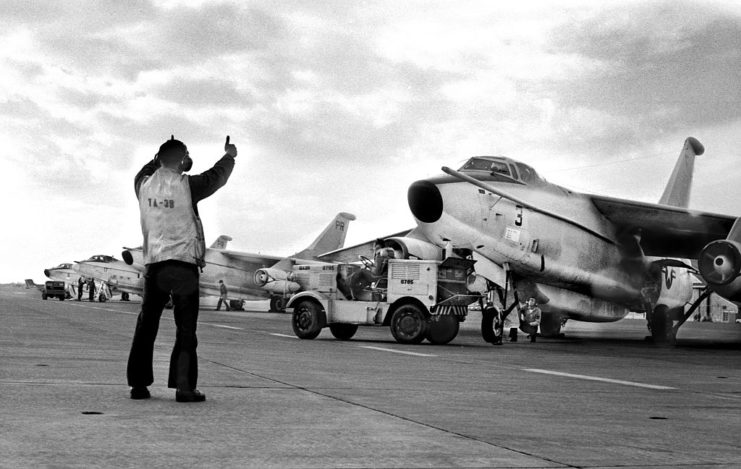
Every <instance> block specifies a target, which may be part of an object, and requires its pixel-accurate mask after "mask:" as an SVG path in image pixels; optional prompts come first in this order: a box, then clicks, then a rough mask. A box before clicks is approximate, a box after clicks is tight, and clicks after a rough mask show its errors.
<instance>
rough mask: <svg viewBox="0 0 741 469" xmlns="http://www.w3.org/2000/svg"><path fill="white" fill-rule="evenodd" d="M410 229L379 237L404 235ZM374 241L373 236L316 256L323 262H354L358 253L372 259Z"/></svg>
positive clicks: (409, 231) (410, 230)
mask: <svg viewBox="0 0 741 469" xmlns="http://www.w3.org/2000/svg"><path fill="white" fill-rule="evenodd" d="M412 231H413V230H412V229H409V230H404V231H399V232H398V233H394V234H390V235H388V236H382V237H381V239H386V238H392V237H396V236H406V235H408V234H409V233H411V232H412ZM375 242H376V238H373V239H371V240H369V241H366V242H364V243H360V244H356V245H354V246H349V247H346V248H342V249H336V250H334V251H330V252H326V253H324V254H321V255H319V256H317V259H319V260H321V261H324V262H355V261H357V260H358V256H359V255H363V256H366V257H368V258H370V259H373V244H374V243H375Z"/></svg>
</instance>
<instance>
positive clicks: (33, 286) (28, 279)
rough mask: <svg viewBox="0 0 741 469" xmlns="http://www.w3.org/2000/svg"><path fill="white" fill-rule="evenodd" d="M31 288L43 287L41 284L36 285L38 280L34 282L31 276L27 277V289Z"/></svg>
mask: <svg viewBox="0 0 741 469" xmlns="http://www.w3.org/2000/svg"><path fill="white" fill-rule="evenodd" d="M30 288H37V289H38V288H41V285H36V282H34V281H33V280H31V279H30V278H27V279H26V290H28V289H30Z"/></svg>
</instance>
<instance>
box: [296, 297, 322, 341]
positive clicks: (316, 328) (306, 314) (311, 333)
mask: <svg viewBox="0 0 741 469" xmlns="http://www.w3.org/2000/svg"><path fill="white" fill-rule="evenodd" d="M323 318H324V314H323V311H322V307H321V306H320V305H319V304H318V303H317V302H315V301H311V300H303V301H299V302H298V304H297V305H296V306H295V307H294V308H293V316H292V318H291V324H292V325H293V332H294V333H295V334H296V337H298V338H299V339H316V336H318V335H319V333H320V332H321V331H322V327H324V320H323Z"/></svg>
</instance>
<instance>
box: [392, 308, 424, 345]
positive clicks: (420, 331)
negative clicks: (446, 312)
mask: <svg viewBox="0 0 741 469" xmlns="http://www.w3.org/2000/svg"><path fill="white" fill-rule="evenodd" d="M428 325H429V321H428V320H427V318H426V317H425V314H424V313H423V312H422V310H421V309H420V308H419V306H417V305H414V304H407V305H403V306H400V307H399V309H397V310H396V311H394V315H393V316H392V317H391V334H392V335H393V336H394V339H396V341H397V342H399V343H400V344H418V343H420V342H422V341H423V340H424V339H425V336H426V335H427V328H428Z"/></svg>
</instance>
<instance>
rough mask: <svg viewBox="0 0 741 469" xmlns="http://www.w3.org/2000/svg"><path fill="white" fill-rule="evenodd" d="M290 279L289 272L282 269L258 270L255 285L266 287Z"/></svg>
mask: <svg viewBox="0 0 741 469" xmlns="http://www.w3.org/2000/svg"><path fill="white" fill-rule="evenodd" d="M287 278H288V272H286V271H285V270H281V269H271V268H265V269H257V270H256V271H255V285H257V286H259V287H264V286H265V285H267V284H268V283H272V282H275V281H278V280H286V279H287Z"/></svg>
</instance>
